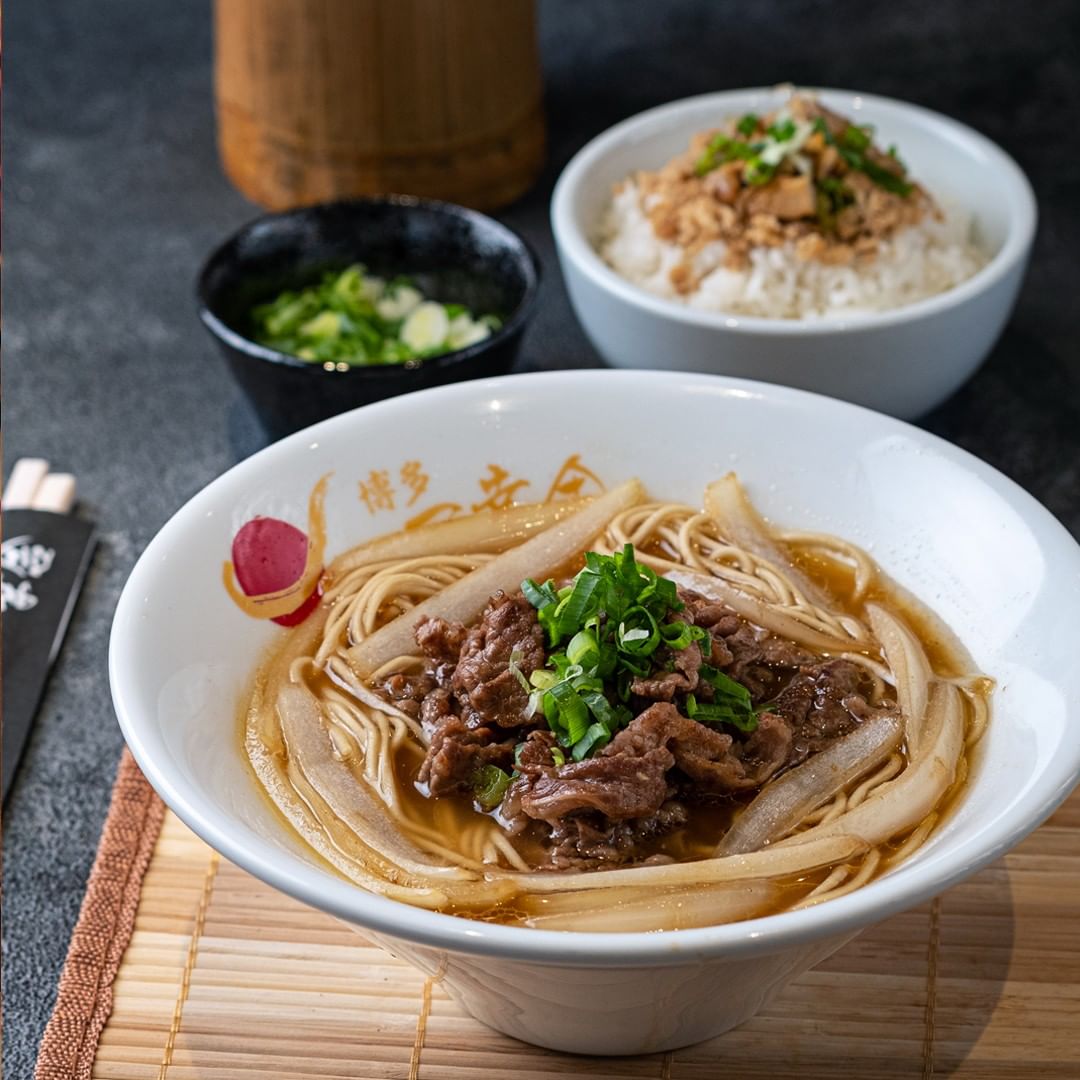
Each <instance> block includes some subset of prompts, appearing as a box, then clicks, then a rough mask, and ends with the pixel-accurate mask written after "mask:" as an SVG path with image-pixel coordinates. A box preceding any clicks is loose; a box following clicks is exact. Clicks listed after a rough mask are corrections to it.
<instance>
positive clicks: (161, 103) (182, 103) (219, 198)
mask: <svg viewBox="0 0 1080 1080" xmlns="http://www.w3.org/2000/svg"><path fill="white" fill-rule="evenodd" d="M540 7H541V29H542V41H543V49H544V65H545V70H546V77H547V87H548V91H547V104H548V113H549V120H550V153H549V160H548V166H547V169H546V171H545V173H544V175H543V177H542V178H541V180H540V182H539V183H538V184H537V186H536V188H535V189H534V191H533V192H532V193H531V194H530V195H529V196H528V197H527V198H525V199H523V200H521V201H520V202H519V203H517V204H516V205H514V206H512V207H509V208H508V209H507V210H506V211H505V212H504V213H503V214H502V217H503V218H504V219H505V220H506V221H507V222H508V223H510V224H511V225H513V226H515V227H516V228H518V229H520V230H521V231H522V232H523V233H524V234H525V235H526V236H527V237H528V239H529V240H530V241H531V242H532V243H533V244H534V245H535V247H536V249H537V251H538V252H539V254H540V257H541V259H542V260H543V263H544V270H545V278H544V283H543V291H542V297H541V303H540V306H539V312H538V314H537V316H536V319H535V321H534V322H533V324H532V327H531V329H530V331H529V333H528V336H527V340H526V343H525V347H524V355H523V358H522V361H521V366H522V368H523V369H524V370H530V369H537V368H547V367H560V366H573V367H587V366H595V365H596V364H597V363H598V361H597V358H596V355H595V353H594V352H593V350H592V349H591V347H590V346H589V344H588V343H587V342H586V340H585V339H584V337H583V336H582V333H581V331H580V329H579V327H578V325H577V323H576V321H575V319H574V317H573V315H572V313H571V311H570V308H569V306H568V303H567V299H566V295H565V291H564V289H563V285H562V281H561V279H560V275H559V272H558V268H557V265H556V262H555V258H554V253H553V248H552V242H551V237H550V233H549V229H548V223H547V203H548V197H549V194H550V190H551V186H552V183H553V182H554V178H555V177H556V175H557V174H558V172H559V170H560V168H561V167H562V166H563V164H564V163H565V162H566V160H567V159H568V158H569V156H570V155H571V154H572V153H573V152H574V151H575V150H576V149H577V148H578V147H579V146H580V145H581V144H582V143H583V142H584V141H585V140H586V139H587V138H589V137H590V136H592V135H593V134H595V133H597V132H599V131H601V130H602V129H604V128H605V127H607V126H609V125H610V124H612V123H613V122H615V121H617V120H619V119H622V118H623V117H625V116H628V115H630V114H632V113H635V112H637V111H639V110H641V109H643V108H646V107H649V106H651V105H654V104H658V103H660V102H663V101H667V100H671V99H674V98H678V97H683V96H685V95H687V94H693V93H699V92H704V91H708V90H713V89H722V88H728V87H737V86H747V85H760V84H767V83H772V82H779V81H783V80H791V81H795V82H803V83H806V84H819V85H822V84H824V85H833V86H841V87H850V88H860V89H863V90H866V91H872V92H877V93H884V94H890V95H894V96H897V97H902V98H906V99H909V100H912V101H916V102H919V103H921V104H923V105H927V106H929V107H931V108H935V109H939V110H941V111H943V112H946V113H949V114H950V115H952V116H955V117H957V118H959V119H960V120H963V121H966V122H967V123H969V124H972V125H973V126H974V127H976V128H978V129H979V130H981V131H983V132H985V133H986V134H987V135H989V136H990V137H991V138H992V139H995V140H996V141H998V142H999V143H1000V144H1001V145H1002V146H1004V147H1005V148H1006V149H1007V150H1009V151H1010V152H1011V153H1012V154H1013V155H1015V157H1016V158H1017V160H1018V161H1019V162H1020V164H1021V166H1022V167H1023V168H1024V169H1025V170H1026V171H1027V173H1028V175H1029V176H1030V177H1031V180H1032V182H1033V184H1034V186H1035V190H1036V193H1037V195H1038V198H1039V203H1040V211H1041V225H1040V230H1039V236H1038V241H1037V243H1036V248H1035V253H1034V258H1033V260H1032V264H1031V270H1030V274H1029V276H1028V279H1027V283H1026V285H1025V287H1024V289H1023V293H1022V295H1021V298H1020V302H1019V306H1018V307H1017V310H1016V313H1015V315H1014V317H1013V320H1012V322H1011V324H1010V325H1009V327H1008V329H1007V330H1006V332H1005V334H1004V337H1003V338H1002V340H1001V341H1000V342H999V344H998V345H997V347H996V348H995V350H994V352H993V354H992V356H991V357H990V359H989V361H988V362H987V364H986V366H985V367H984V368H983V369H982V370H981V371H980V372H979V374H978V375H977V376H976V377H975V378H974V379H973V380H972V381H971V382H970V383H969V384H968V385H967V386H966V387H964V388H963V389H962V390H961V391H960V392H959V393H957V394H956V395H955V396H954V397H953V399H952V400H951V401H949V402H948V403H947V404H946V405H945V406H943V407H942V408H940V409H938V410H937V411H935V412H934V413H933V414H932V415H930V416H928V417H926V418H925V420H924V421H923V424H924V426H925V427H927V428H929V429H930V430H932V431H935V432H937V433H938V434H940V435H943V436H944V437H945V438H947V439H950V440H952V441H953V442H955V443H957V444H959V445H961V446H963V447H965V448H966V449H968V450H970V451H972V452H973V453H975V454H977V455H978V456H979V457H981V458H983V459H984V460H986V461H988V462H990V463H991V464H992V465H994V466H996V467H997V468H999V469H1001V470H1002V471H1003V472H1005V473H1007V474H1008V475H1009V476H1011V477H1012V478H1013V479H1015V480H1016V481H1018V482H1019V483H1020V484H1021V485H1023V486H1024V487H1025V488H1026V489H1027V490H1028V491H1030V492H1031V493H1032V494H1033V495H1034V496H1035V497H1036V498H1038V499H1040V500H1041V501H1042V502H1043V503H1044V504H1045V505H1046V506H1048V507H1049V508H1050V510H1051V511H1053V512H1054V513H1055V514H1056V515H1057V516H1058V517H1059V518H1060V519H1061V520H1062V521H1063V522H1064V523H1065V525H1066V526H1067V527H1068V528H1069V529H1071V530H1072V532H1073V534H1074V535H1080V348H1078V346H1080V316H1078V312H1080V262H1078V257H1077V250H1078V242H1080V229H1078V227H1077V226H1078V221H1080V156H1078V155H1077V154H1076V152H1075V143H1076V130H1077V124H1078V123H1080V120H1078V117H1080V49H1078V42H1080V33H1078V25H1077V21H1078V20H1077V10H1078V9H1077V8H1076V7H1075V5H1074V4H1072V3H1070V0H1043V2H1042V3H1039V4H1026V5H1019V4H1015V3H1005V2H994V3H981V2H977V0H939V2H937V3H933V4H929V3H927V4H913V3H895V2H894V3H883V2H880V0H870V2H866V3H860V4H854V3H847V4H845V3H839V2H832V3H828V2H810V0H759V2H757V3H750V2H749V0H745V2H742V3H738V2H732V0H724V2H716V3H707V2H703V0H699V2H692V0H685V2H682V0H680V2H669V3H665V4H645V3H632V2H629V0H623V2H614V0H610V2H599V0H593V2H591V3H587V4H573V3H571V2H569V0H565V2H557V0H541V5H540ZM5 14H6V16H7V18H6V26H5V29H6V31H7V35H6V37H7V46H8V47H7V56H6V57H5V59H6V61H7V64H6V72H5V79H4V83H5V86H4V90H5V91H6V93H5V98H6V100H5V102H4V105H5V113H6V115H5V134H6V146H5V150H7V151H8V152H7V154H6V155H5V157H6V160H5V162H4V170H5V181H6V183H5V185H4V186H5V192H4V194H5V204H6V205H5V211H6V213H5V215H4V225H5V227H6V228H5V236H4V249H5V250H4V260H5V264H6V265H5V270H6V271H7V274H6V280H5V282H4V284H5V286H6V290H5V296H4V300H5V308H6V311H5V315H6V323H7V325H6V330H7V340H6V342H5V345H6V349H5V351H4V361H5V370H4V376H5V380H4V381H5V387H4V389H5V391H6V394H5V399H4V419H5V428H6V437H5V447H4V449H5V451H6V458H7V462H8V467H10V463H11V462H13V461H14V460H15V459H16V458H18V457H20V456H22V455H42V456H46V457H48V458H49V459H50V460H51V461H52V462H53V463H54V465H55V466H56V467H59V468H65V469H70V470H72V471H74V472H76V473H77V474H78V478H79V484H80V494H81V499H82V504H83V508H84V512H85V514H86V515H87V516H89V517H90V518H92V519H93V520H94V521H95V522H96V523H97V526H98V528H99V530H100V541H101V543H100V548H99V550H98V552H97V557H96V559H95V561H94V565H93V568H92V570H91V573H90V576H89V579H88V581H87V584H86V589H85V591H84V594H83V597H82V600H81V602H80V604H79V607H78V610H77V611H76V614H75V618H74V621H73V623H72V626H71V629H70V632H69V635H68V640H67V643H66V645H65V648H64V650H63V653H62V655H61V657H60V660H59V662H58V664H57V666H56V670H55V673H54V676H53V678H52V681H51V684H50V686H49V689H48V693H47V696H46V699H45V701H44V705H43V707H42V709H41V712H40V714H39V717H38V721H37V726H36V730H35V732H34V734H33V737H32V739H31V742H30V745H29V747H28V750H27V754H26V757H25V759H24V762H23V766H22V769H21V772H20V775H19V776H18V778H17V781H16V788H15V790H14V793H13V796H12V798H11V799H10V801H9V805H8V808H7V813H6V815H5V821H4V826H5V827H4V880H3V898H4V905H5V911H4V915H5V918H4V922H3V933H4V937H3V948H4V953H3V961H4V968H3V973H4V991H5V994H4V1065H5V1075H6V1076H8V1077H11V1078H15V1077H25V1076H28V1075H30V1072H31V1070H32V1064H33V1060H34V1056H35V1052H36V1047H37V1044H38V1041H39V1039H40V1035H41V1031H42V1028H43V1027H44V1024H45V1021H46V1019H47V1017H48V1013H49V1010H50V1008H51V1006H52V1002H53V997H54V993H55V987H56V981H57V977H58V974H59V971H60V966H61V963H62V961H63V958H64V954H65V950H66V947H67V941H68V937H69V935H70V932H71V928H72V925H73V923H74V920H75V917H76V915H77V913H78V908H79V903H80V900H81V898H82V894H83V888H84V884H85V881H86V877H87V873H88V871H89V868H90V864H91V861H92V859H93V855H94V850H95V846H96V843H97V839H98V834H99V831H100V828H101V823H102V820H103V818H104V814H105V809H106V806H107V803H108V797H109V791H110V787H111V784H112V779H113V774H114V771H115V767H116V762H117V760H118V757H119V754H120V748H121V738H120V732H119V730H118V728H117V725H116V721H115V719H114V717H113V712H112V707H111V704H110V699H109V688H108V679H107V674H106V650H107V643H108V635H109V625H110V621H111V618H112V613H113V608H114V605H115V603H116V599H117V596H118V594H119V591H120V588H121V586H122V585H123V583H124V580H125V578H126V576H127V574H128V572H129V570H130V569H131V566H132V564H133V563H134V561H135V559H136V558H137V557H138V555H139V553H140V552H141V551H142V549H143V547H144V546H145V545H146V543H147V541H148V540H149V539H150V538H151V537H152V536H153V534H154V533H155V532H156V530H157V529H158V528H159V527H160V526H161V525H162V523H163V522H164V521H165V520H166V519H167V518H168V517H169V516H170V515H171V514H172V513H173V512H174V511H175V510H176V509H177V508H178V507H179V506H180V505H181V504H182V503H183V502H184V501H185V500H186V499H187V498H188V497H189V496H191V495H192V494H193V493H194V492H196V491H197V490H198V489H199V488H201V487H202V486H204V485H205V484H206V483H207V482H208V481H210V480H212V479H213V478H214V477H216V476H217V475H218V474H220V473H221V472H223V471H224V470H225V469H227V468H229V466H230V465H232V464H234V463H235V462H236V461H238V460H239V459H241V458H243V457H245V456H247V455H248V454H250V453H252V452H253V451H255V450H256V449H258V448H259V447H260V446H261V445H262V443H263V438H262V435H261V433H260V431H259V428H258V426H257V424H256V422H255V420H254V418H253V416H252V414H251V413H250V411H249V409H248V407H247V405H246V403H245V402H244V401H243V400H242V399H241V398H240V395H239V392H238V391H237V390H236V389H235V388H234V387H233V385H232V384H231V382H230V381H229V378H228V376H227V374H226V372H225V370H224V368H223V367H222V365H221V363H220V361H219V358H218V356H217V354H216V353H215V351H214V349H213V347H212V345H211V343H210V342H209V341H208V340H207V339H206V338H205V337H204V334H203V331H202V329H201V327H200V326H199V324H198V322H197V320H196V318H195V314H194V308H193V302H192V281H193V278H194V276H195V273H196V270H197V268H198V266H199V263H200V260H201V259H202V258H203V256H204V255H205V254H206V253H207V252H208V251H209V249H210V248H211V247H212V246H214V245H215V244H216V243H217V242H218V241H219V240H220V239H222V238H223V237H224V236H225V235H226V234H227V233H229V232H230V231H231V230H233V229H234V228H235V227H236V226H237V225H239V224H240V223H241V222H243V221H244V220H245V219H247V218H249V217H251V216H253V214H254V212H255V208H254V207H253V206H252V205H251V204H249V203H248V202H246V201H245V200H244V199H243V198H242V197H241V196H240V195H239V194H237V193H236V192H235V191H234V190H233V189H232V188H231V187H230V186H229V184H228V183H227V181H226V180H225V179H224V177H223V175H222V173H221V170H220V168H219V165H218V160H217V155H216V151H215V145H214V123H213V112H212V92H211V34H210V27H211V22H210V10H209V5H208V3H206V2H205V0H203V2H200V3H190V2H185V3H179V4H176V3H172V4H164V3H159V4H146V3H145V0H104V2H103V0H49V2H48V3H33V2H26V3H20V4H13V5H9V10H8V11H7V12H5Z"/></svg>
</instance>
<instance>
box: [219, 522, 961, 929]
mask: <svg viewBox="0 0 1080 1080" xmlns="http://www.w3.org/2000/svg"><path fill="white" fill-rule="evenodd" d="M643 550H644V551H645V552H647V553H651V554H654V555H663V556H665V557H667V558H671V557H672V556H673V554H674V553H673V552H671V551H669V550H666V549H665V547H664V546H663V545H662V544H659V543H657V544H653V545H651V546H650V548H645V549H643ZM789 554H790V557H791V563H792V565H793V566H794V567H795V568H797V569H798V570H799V571H801V572H802V573H803V574H805V575H806V576H807V577H809V578H810V579H811V580H812V581H813V582H814V583H815V584H817V585H818V586H820V587H821V588H823V589H824V590H825V591H826V592H827V593H828V595H829V597H830V599H831V601H832V602H833V603H834V604H835V607H836V608H837V609H838V610H840V611H842V612H844V613H845V614H849V615H853V616H856V617H860V618H863V617H865V607H864V604H865V602H866V601H878V602H881V603H882V604H883V605H884V606H887V607H889V608H890V609H892V610H894V611H898V612H899V613H900V614H901V615H902V617H903V618H904V620H905V621H906V622H907V623H908V625H909V626H910V627H911V629H912V630H913V631H914V633H915V634H916V636H917V637H918V638H919V640H920V641H921V642H922V644H923V647H924V648H925V650H926V653H927V656H928V658H929V660H930V663H931V666H932V667H933V669H934V671H935V672H936V673H937V674H939V675H942V676H946V677H951V676H955V675H958V674H960V673H961V672H963V671H965V670H967V671H970V670H972V667H971V665H970V664H968V663H965V656H964V653H963V650H962V648H961V647H960V646H959V644H958V643H957V642H956V639H955V637H954V636H953V635H952V633H951V631H949V630H948V629H947V628H946V627H944V626H943V625H942V624H940V623H939V622H938V621H937V620H936V619H935V618H934V617H933V616H932V615H931V614H930V613H929V612H928V611H927V610H926V609H925V608H923V607H922V605H921V604H919V603H917V602H916V601H914V600H913V598H911V597H909V596H908V595H907V594H906V593H905V592H904V591H903V590H902V589H900V588H899V587H898V586H896V585H895V584H894V583H892V582H891V581H889V580H888V579H887V578H885V577H884V576H879V577H878V578H877V579H876V580H875V582H874V583H873V585H872V586H871V588H870V589H869V590H868V592H867V595H866V597H865V601H864V602H862V603H853V602H852V599H851V597H852V593H853V591H854V583H855V575H854V570H853V569H852V567H851V566H849V565H848V564H846V563H844V562H842V561H840V560H837V559H833V558H830V557H828V556H826V555H824V554H822V553H820V552H817V551H808V550H806V549H802V548H795V547H793V548H791V549H789ZM582 565H583V560H582V559H581V557H578V558H577V559H576V560H574V561H572V562H571V563H569V564H567V565H565V566H563V567H561V568H560V572H559V573H558V574H556V575H554V576H555V578H556V580H557V581H562V580H563V579H569V578H571V577H572V576H573V575H574V574H575V573H576V572H577V571H578V570H579V569H580V568H581V566H582ZM879 574H880V572H879ZM392 614H394V612H393V611H392V610H390V611H387V612H386V613H385V615H386V617H387V618H389V617H390V616H392ZM296 632H297V631H293V633H294V634H295V633H296ZM281 656H282V649H281V647H277V648H274V650H273V652H272V653H268V656H267V662H266V663H265V664H264V665H263V666H262V667H261V669H260V672H261V674H260V675H259V676H258V678H262V679H266V678H267V675H268V673H269V672H271V671H273V670H275V667H276V669H277V670H278V671H280V664H281ZM310 681H311V686H312V689H314V690H316V691H317V690H318V689H319V688H320V683H324V684H325V685H326V686H329V685H330V683H331V681H330V679H329V678H328V677H327V676H326V675H324V674H318V675H314V676H312V678H311V680H310ZM249 699H250V695H248V696H246V697H245V701H244V704H243V707H242V709H241V710H240V729H241V732H244V731H245V729H246V726H247V722H248V716H247V712H248V700H249ZM241 738H242V739H243V735H242V736H241ZM281 758H282V763H284V762H283V759H284V752H283V751H282V752H281ZM394 764H395V772H396V775H397V776H398V778H399V779H400V781H401V783H400V785H399V793H400V797H401V800H402V806H403V809H404V811H405V814H406V816H407V817H408V818H409V819H410V820H412V821H413V822H414V823H416V824H417V825H419V826H423V827H425V828H427V829H431V830H434V831H436V832H438V833H439V834H440V835H442V836H444V837H447V838H450V837H454V836H460V835H462V834H463V833H464V832H465V831H466V830H467V829H468V828H469V827H475V826H476V825H477V824H478V823H479V819H481V818H483V819H486V822H490V826H489V827H491V828H498V827H499V825H498V820H497V818H496V817H495V814H494V813H486V812H484V811H482V810H481V809H480V808H479V807H477V806H476V805H475V804H473V803H472V802H471V801H470V800H469V799H468V798H465V797H444V798H439V799H430V798H428V797H426V795H425V794H424V792H423V791H421V790H420V789H419V787H418V786H417V783H416V779H417V774H418V772H419V768H420V764H421V757H420V755H419V754H418V753H416V752H415V750H409V749H408V748H403V749H399V750H398V751H397V753H396V756H395V763H394ZM970 766H971V762H970V757H969V759H968V767H969V769H970ZM965 784H966V781H965V780H963V779H961V780H959V781H958V782H957V783H956V784H954V785H953V787H952V788H951V789H950V790H949V792H948V793H947V795H946V797H945V799H943V800H942V803H941V804H940V805H939V807H938V808H937V813H938V814H939V817H944V816H945V815H946V814H948V813H949V811H950V810H951V809H952V807H954V806H955V805H956V803H957V802H958V799H959V796H960V794H961V792H962V791H963V788H964V787H965ZM259 786H260V787H262V785H261V784H260V785H259ZM264 794H266V798H267V800H268V801H269V802H270V804H271V805H273V807H274V813H275V815H276V816H278V817H279V818H281V820H282V822H283V823H284V821H285V816H284V815H283V814H282V812H281V810H280V809H279V808H278V807H277V806H276V805H275V804H274V801H273V799H272V798H271V797H270V796H269V794H267V793H266V792H265V789H264ZM754 794H755V793H754V792H751V793H748V794H746V795H745V796H742V797H738V798H726V799H713V800H702V801H695V802H689V803H688V804H687V805H688V809H689V821H688V823H687V824H686V826H684V827H682V828H680V829H678V830H674V831H672V832H670V833H667V834H666V835H664V836H660V837H656V838H653V839H652V840H650V841H648V842H647V843H646V844H643V845H640V846H639V849H640V850H641V853H642V857H648V856H651V855H664V856H668V857H670V858H673V859H675V860H676V861H680V862H681V861H690V860H694V859H701V858H705V857H708V856H709V855H711V854H712V853H713V852H714V851H715V849H716V846H717V844H718V843H719V841H720V840H721V839H722V837H723V835H724V834H725V832H726V831H727V830H728V828H729V827H730V826H731V823H732V820H733V818H734V816H735V815H736V813H737V812H738V811H739V810H740V809H741V807H742V806H743V805H745V804H746V803H747V802H749V801H750V799H751V798H752V797H753V795H754ZM908 835H910V832H909V833H906V834H905V835H904V836H901V837H898V838H895V839H894V840H893V841H891V842H890V843H889V844H888V845H884V846H883V851H884V852H885V853H888V852H891V851H895V850H897V849H899V847H900V846H901V845H902V844H903V842H904V840H905V839H906V837H907V836H908ZM513 843H514V846H515V848H516V849H517V850H518V852H519V853H520V854H521V856H522V857H523V858H524V859H525V860H526V862H528V863H529V865H532V866H542V865H543V864H544V863H545V861H546V848H545V845H544V844H543V842H542V840H541V838H540V837H539V836H529V835H528V834H526V835H525V836H519V837H516V838H513ZM312 854H313V855H315V854H316V853H315V852H313V853H312ZM319 861H320V863H324V864H325V865H329V863H326V862H325V860H324V859H322V858H320V859H319ZM829 870H830V868H824V869H822V870H819V871H815V872H813V873H810V874H805V875H801V876H799V877H798V878H794V879H791V880H788V881H786V882H781V883H780V885H781V894H780V896H779V897H778V899H777V901H776V903H775V904H774V905H772V906H771V907H770V908H769V909H767V910H766V911H764V912H761V913H762V914H773V913H777V912H780V911H783V910H786V909H788V908H790V906H791V905H792V904H793V903H797V902H798V901H799V900H801V899H802V898H803V897H805V896H806V894H807V893H808V892H810V891H811V890H812V889H813V888H814V887H815V886H816V885H817V884H819V883H820V882H821V881H823V880H824V879H825V877H826V876H827V875H828V873H829ZM334 872H335V873H338V871H337V870H335V871H334ZM533 903H534V906H535V904H536V901H533ZM542 903H543V902H542V901H540V904H541V906H542ZM448 910H449V911H450V912H451V913H454V914H459V915H464V916H467V917H470V918H474V919H479V920H483V921H492V922H499V923H520V922H521V921H522V920H523V918H524V917H525V914H526V913H525V911H524V909H523V908H522V907H521V906H520V905H519V904H516V903H515V902H509V903H507V904H503V905H501V906H497V907H493V908H487V909H484V910H477V909H475V908H474V909H466V908H461V907H458V908H451V909H448ZM663 928H664V927H657V929H658V930H659V929H663ZM667 928H670V927H667Z"/></svg>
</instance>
